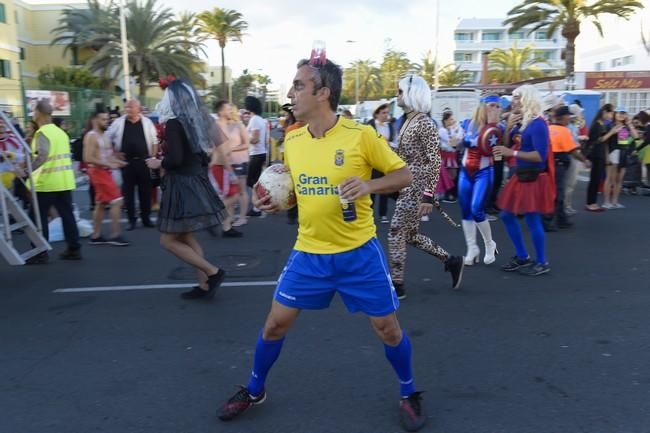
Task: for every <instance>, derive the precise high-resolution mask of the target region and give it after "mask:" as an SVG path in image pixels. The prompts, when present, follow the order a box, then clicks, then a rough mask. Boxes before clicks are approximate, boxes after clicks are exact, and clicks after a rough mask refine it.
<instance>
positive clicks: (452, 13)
mask: <svg viewBox="0 0 650 433" xmlns="http://www.w3.org/2000/svg"><path fill="white" fill-rule="evenodd" d="M28 1H29V2H30V3H45V2H53V3H54V2H55V3H61V0H59V1H56V0H28ZM158 1H159V2H160V3H161V4H163V5H164V6H166V7H169V8H171V9H172V10H174V11H176V12H180V11H184V10H187V11H192V12H202V11H204V10H208V9H211V8H214V7H215V6H218V7H221V8H228V9H235V10H237V11H239V12H241V13H242V14H243V16H244V19H245V20H246V21H247V22H248V24H249V28H248V31H247V34H246V36H244V39H243V43H238V42H230V43H229V44H228V45H227V46H226V53H225V56H226V64H227V65H228V66H230V67H231V68H232V70H233V73H234V75H235V77H236V76H239V75H240V74H241V73H242V71H243V70H244V69H248V70H249V72H251V73H261V72H263V73H265V74H267V75H269V76H270V77H271V79H272V81H273V85H272V86H271V87H272V88H273V87H275V88H280V89H282V91H284V90H285V89H286V86H287V84H289V83H290V82H291V80H292V78H293V74H294V71H295V65H296V63H297V61H298V60H299V59H301V58H304V57H308V56H309V53H310V50H311V46H312V43H313V41H314V40H324V41H325V43H326V46H327V54H328V58H330V59H332V60H334V61H336V62H337V63H339V64H340V65H342V66H347V65H348V64H349V63H350V62H352V61H353V60H356V59H372V60H375V61H376V62H377V63H380V61H381V58H382V54H383V52H384V50H385V49H386V48H387V47H388V46H390V47H392V48H394V49H397V50H400V51H404V52H406V53H407V54H408V56H409V58H410V59H411V60H412V61H416V62H421V60H422V58H423V57H424V56H425V54H426V52H427V51H428V50H432V51H434V50H435V40H436V5H437V3H438V2H437V1H436V0H409V1H408V2H404V1H399V0H326V1H320V2H315V1H305V0H272V1H271V0H248V1H244V2H242V1H241V0H221V1H219V2H218V3H217V2H214V1H213V0H183V1H182V2H181V1H178V0H158ZM642 1H643V3H646V4H647V7H648V11H646V16H647V17H648V19H647V20H646V22H649V23H650V14H648V12H650V0H642ZM74 2H75V3H77V2H78V0H77V1H74ZM517 3H518V2H517V1H515V0H455V1H447V0H442V1H440V8H441V9H440V30H439V33H438V34H439V38H438V41H439V44H438V50H439V51H438V52H439V58H440V59H441V64H446V63H451V62H452V60H453V48H454V41H453V30H454V28H455V26H456V24H457V22H458V20H459V19H460V18H461V17H462V18H505V16H506V14H507V12H508V10H510V9H511V8H512V7H513V6H514V5H515V4H517ZM612 22H613V25H608V26H607V28H606V33H608V34H609V35H608V36H606V38H605V41H603V39H601V38H600V37H598V35H597V34H596V33H595V31H594V29H593V28H592V27H593V26H591V25H589V26H584V27H583V35H581V37H580V38H579V39H578V41H577V44H578V49H579V50H580V49H585V50H589V49H594V48H596V47H598V45H599V44H602V43H603V42H608V41H612V40H618V41H620V40H621V39H625V38H632V37H633V36H634V35H638V34H639V32H638V30H637V29H638V27H637V24H636V23H635V24H634V25H633V24H631V23H629V24H628V23H625V24H621V23H620V22H619V23H617V22H616V21H612ZM648 27H649V30H650V24H649V25H648ZM610 28H614V31H608V30H609V29H610ZM346 41H354V42H353V43H349V42H346ZM206 51H207V53H208V62H209V63H210V65H215V66H217V65H220V62H221V57H220V52H219V47H218V45H217V44H216V42H209V43H208V44H207V49H206Z"/></svg>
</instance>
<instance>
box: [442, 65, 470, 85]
mask: <svg viewBox="0 0 650 433" xmlns="http://www.w3.org/2000/svg"><path fill="white" fill-rule="evenodd" d="M470 79H471V76H470V73H469V72H467V71H462V70H461V69H460V65H458V66H454V65H453V64H450V65H447V66H445V67H444V68H443V69H442V70H441V71H440V75H439V78H438V81H440V85H441V86H445V87H456V86H462V85H463V84H465V83H468V82H469V81H470Z"/></svg>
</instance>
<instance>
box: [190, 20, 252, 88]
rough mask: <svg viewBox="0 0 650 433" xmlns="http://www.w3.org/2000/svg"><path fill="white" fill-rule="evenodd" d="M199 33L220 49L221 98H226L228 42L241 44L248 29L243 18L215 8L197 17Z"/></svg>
mask: <svg viewBox="0 0 650 433" xmlns="http://www.w3.org/2000/svg"><path fill="white" fill-rule="evenodd" d="M197 18H198V27H199V32H200V33H202V34H203V36H204V37H206V38H212V39H216V40H217V42H218V43H219V48H220V49H221V96H222V97H223V98H226V96H227V88H226V57H225V49H226V44H227V43H228V42H242V38H243V37H244V34H245V32H246V30H247V29H248V23H247V22H246V21H244V19H243V18H244V16H243V15H242V14H241V13H240V12H237V11H235V10H232V9H223V8H218V7H215V8H214V9H213V10H212V11H204V12H201V13H200V14H199V15H198V16H197Z"/></svg>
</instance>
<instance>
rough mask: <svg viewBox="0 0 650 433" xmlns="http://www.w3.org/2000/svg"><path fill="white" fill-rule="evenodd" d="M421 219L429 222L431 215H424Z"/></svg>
mask: <svg viewBox="0 0 650 433" xmlns="http://www.w3.org/2000/svg"><path fill="white" fill-rule="evenodd" d="M420 221H422V222H425V223H426V222H428V221H429V215H422V218H420Z"/></svg>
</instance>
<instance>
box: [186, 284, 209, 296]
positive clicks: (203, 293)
mask: <svg viewBox="0 0 650 433" xmlns="http://www.w3.org/2000/svg"><path fill="white" fill-rule="evenodd" d="M207 294H208V291H207V290H203V289H202V288H200V287H199V286H194V287H192V290H189V291H187V292H183V293H181V298H183V299H201V298H205V297H206V295H207Z"/></svg>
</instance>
